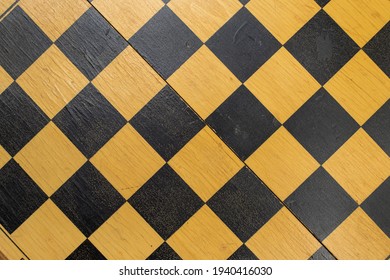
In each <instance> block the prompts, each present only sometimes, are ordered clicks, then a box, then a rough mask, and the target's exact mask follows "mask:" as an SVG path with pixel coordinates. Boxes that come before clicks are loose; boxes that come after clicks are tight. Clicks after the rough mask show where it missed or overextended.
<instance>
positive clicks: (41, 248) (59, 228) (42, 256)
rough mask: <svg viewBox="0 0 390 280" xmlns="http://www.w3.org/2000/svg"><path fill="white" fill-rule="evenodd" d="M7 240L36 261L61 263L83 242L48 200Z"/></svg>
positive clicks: (74, 228) (79, 233)
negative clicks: (59, 261) (14, 243)
mask: <svg viewBox="0 0 390 280" xmlns="http://www.w3.org/2000/svg"><path fill="white" fill-rule="evenodd" d="M11 237H12V240H14V241H15V242H16V244H17V245H18V246H19V247H20V248H21V249H22V250H23V251H24V252H25V253H26V254H27V256H29V257H30V258H31V259H36V260H63V259H65V258H67V257H68V256H69V255H70V254H71V253H72V252H73V251H74V250H75V249H76V248H77V247H78V246H79V245H80V244H81V243H82V242H83V241H84V240H85V236H84V235H83V234H82V233H81V232H80V231H79V230H78V229H77V227H76V226H75V225H74V224H73V223H72V222H71V221H70V220H69V219H68V218H67V217H66V216H65V215H64V213H62V212H61V210H60V209H58V207H57V206H56V205H55V204H54V203H53V202H52V201H51V200H50V199H49V200H48V201H46V202H45V203H44V204H43V205H42V206H41V207H40V208H38V210H37V211H36V212H34V214H32V215H31V217H30V218H28V219H27V220H26V221H25V222H24V223H23V224H22V225H21V226H20V227H19V228H18V229H17V230H16V231H14V233H12V235H11Z"/></svg>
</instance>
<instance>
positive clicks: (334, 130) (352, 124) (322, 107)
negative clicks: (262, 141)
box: [284, 88, 359, 163]
mask: <svg viewBox="0 0 390 280" xmlns="http://www.w3.org/2000/svg"><path fill="white" fill-rule="evenodd" d="M284 126H285V127H286V128H287V129H288V130H289V131H290V133H291V134H292V135H293V136H294V137H295V138H296V139H297V140H298V141H299V142H300V143H301V144H302V145H303V146H304V147H305V148H306V150H308V151H309V152H310V153H311V155H312V156H313V157H314V158H315V159H316V160H317V161H318V162H320V163H324V162H325V161H326V160H327V159H328V158H329V157H330V156H331V155H332V154H333V153H334V152H336V150H337V149H338V148H340V147H341V145H343V144H344V143H345V141H347V140H348V139H349V138H350V137H351V136H352V134H354V133H355V132H356V131H357V130H358V128H359V125H358V124H357V123H356V121H355V120H354V119H353V118H352V117H351V116H350V115H349V114H348V113H347V112H346V111H345V110H344V108H343V107H341V106H340V104H338V103H337V101H336V100H335V99H334V98H333V97H332V96H331V95H330V94H329V93H328V92H327V91H326V90H325V89H323V88H321V89H320V90H319V91H318V92H317V93H316V94H314V95H313V96H312V97H311V98H310V99H309V100H308V101H307V102H306V103H305V104H304V105H303V106H302V107H301V108H300V109H299V110H298V111H297V112H296V113H295V114H294V115H292V116H291V118H290V119H288V120H287V122H286V123H285V124H284Z"/></svg>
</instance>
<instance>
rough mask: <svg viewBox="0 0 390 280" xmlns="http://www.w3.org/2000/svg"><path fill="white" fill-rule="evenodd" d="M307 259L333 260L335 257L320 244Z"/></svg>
mask: <svg viewBox="0 0 390 280" xmlns="http://www.w3.org/2000/svg"><path fill="white" fill-rule="evenodd" d="M309 260H329V261H330V260H335V257H334V256H333V255H332V254H331V253H330V252H329V251H328V250H327V249H326V248H325V247H324V246H321V248H320V249H318V250H317V252H315V253H314V254H313V256H311V257H310V258H309Z"/></svg>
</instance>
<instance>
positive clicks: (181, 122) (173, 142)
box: [130, 86, 204, 161]
mask: <svg viewBox="0 0 390 280" xmlns="http://www.w3.org/2000/svg"><path fill="white" fill-rule="evenodd" d="M130 123H131V125H132V126H134V127H135V129H136V130H137V131H138V132H139V133H140V134H141V135H142V137H144V138H145V139H146V140H147V141H148V142H149V143H150V145H151V146H152V147H153V148H154V149H155V150H156V151H157V152H158V153H159V154H160V155H161V156H162V157H163V158H164V159H165V160H166V161H168V160H169V159H170V158H171V157H173V156H174V155H175V154H176V153H177V152H178V151H179V150H180V149H181V148H182V147H183V146H184V145H185V144H186V143H187V142H188V141H189V140H190V139H192V138H193V137H194V136H195V135H196V134H197V133H198V132H199V131H200V130H201V129H202V128H203V127H204V124H203V122H202V121H201V120H200V119H199V118H198V116H197V115H196V114H195V113H194V112H193V111H192V110H191V109H190V108H189V107H188V106H187V105H186V104H185V103H184V102H183V101H182V99H181V98H180V97H179V96H178V95H177V94H176V93H175V92H174V91H173V90H172V88H170V87H169V86H166V87H165V88H164V89H162V90H161V91H160V92H159V93H158V94H157V95H156V96H155V97H154V98H153V99H152V100H151V101H150V102H149V103H148V104H147V105H146V106H145V107H144V108H143V109H142V110H141V111H139V112H138V114H137V115H135V116H134V118H133V119H132V120H131V121H130Z"/></svg>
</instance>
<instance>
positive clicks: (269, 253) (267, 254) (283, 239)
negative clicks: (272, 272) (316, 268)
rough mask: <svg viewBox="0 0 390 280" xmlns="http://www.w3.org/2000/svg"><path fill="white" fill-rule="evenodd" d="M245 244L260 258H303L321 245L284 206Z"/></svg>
mask: <svg viewBox="0 0 390 280" xmlns="http://www.w3.org/2000/svg"><path fill="white" fill-rule="evenodd" d="M246 245H247V247H248V248H249V249H250V250H251V251H252V252H253V253H255V254H256V256H257V257H259V258H260V259H262V260H284V259H287V260H288V259H293V260H300V259H302V260H304V259H308V258H309V257H310V256H311V255H313V254H314V253H315V252H316V251H317V250H318V249H319V248H320V247H321V244H320V243H319V242H318V241H317V240H316V239H315V238H314V236H313V235H312V234H311V233H310V232H309V231H308V230H307V229H306V228H305V227H304V226H303V225H302V224H301V223H300V222H299V221H298V220H297V219H296V218H295V217H294V216H293V215H292V214H291V212H290V211H289V210H287V208H285V207H283V208H282V209H281V210H279V212H278V213H276V214H275V216H273V217H272V218H271V220H269V221H268V223H266V224H265V225H264V226H263V227H262V228H260V229H259V231H258V232H257V233H255V234H254V235H253V236H252V237H251V238H250V239H249V240H248V241H247V242H246Z"/></svg>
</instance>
